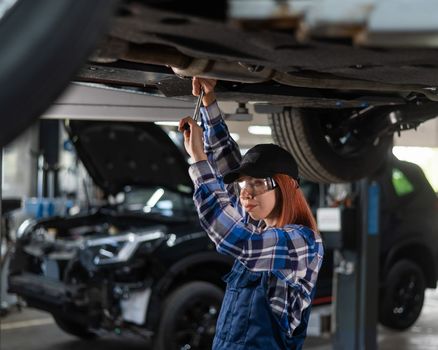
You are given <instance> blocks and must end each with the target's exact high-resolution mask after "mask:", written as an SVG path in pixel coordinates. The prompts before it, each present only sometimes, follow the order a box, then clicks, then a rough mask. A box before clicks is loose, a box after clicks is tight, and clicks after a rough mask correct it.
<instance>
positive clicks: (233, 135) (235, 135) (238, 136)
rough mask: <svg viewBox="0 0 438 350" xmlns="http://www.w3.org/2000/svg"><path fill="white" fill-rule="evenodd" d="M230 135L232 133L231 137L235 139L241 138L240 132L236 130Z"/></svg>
mask: <svg viewBox="0 0 438 350" xmlns="http://www.w3.org/2000/svg"><path fill="white" fill-rule="evenodd" d="M230 135H231V137H232V138H233V140H234V141H239V139H240V135H239V134H237V133H235V132H232V133H230Z"/></svg>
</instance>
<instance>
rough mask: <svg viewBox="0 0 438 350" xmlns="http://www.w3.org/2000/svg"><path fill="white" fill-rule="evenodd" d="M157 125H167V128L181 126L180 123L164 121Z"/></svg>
mask: <svg viewBox="0 0 438 350" xmlns="http://www.w3.org/2000/svg"><path fill="white" fill-rule="evenodd" d="M154 124H155V125H165V126H179V122H176V121H175V122H172V121H163V122H155V123H154Z"/></svg>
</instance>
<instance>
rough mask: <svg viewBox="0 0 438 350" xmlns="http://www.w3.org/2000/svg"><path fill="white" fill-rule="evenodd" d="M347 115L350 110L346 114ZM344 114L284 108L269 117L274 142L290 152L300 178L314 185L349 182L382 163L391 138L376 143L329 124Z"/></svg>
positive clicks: (370, 171)
mask: <svg viewBox="0 0 438 350" xmlns="http://www.w3.org/2000/svg"><path fill="white" fill-rule="evenodd" d="M350 112H351V111H350ZM343 114H346V112H345V111H340V110H323V109H301V108H288V109H285V110H284V111H283V112H282V113H274V114H272V115H271V117H270V119H269V120H270V125H271V128H272V135H273V139H274V142H275V143H277V144H278V145H280V146H282V147H283V148H285V149H287V150H288V151H289V152H291V153H292V154H293V155H294V157H295V159H296V161H297V163H298V167H299V170H300V174H301V177H303V178H305V179H307V180H310V181H315V182H323V183H339V182H351V181H354V180H357V179H360V178H362V177H365V176H369V175H371V174H373V173H374V172H375V171H376V170H377V169H378V168H379V167H380V166H381V165H382V164H383V162H384V161H385V159H386V157H387V155H388V154H389V150H390V148H391V146H392V136H385V137H382V138H380V139H379V141H378V142H377V143H376V144H373V142H370V140H369V139H367V137H366V135H361V134H360V133H358V132H357V131H356V130H345V128H344V129H342V132H339V130H337V129H341V127H339V128H335V127H334V126H333V125H334V124H336V123H339V120H341V119H342V118H344V117H345V115H343Z"/></svg>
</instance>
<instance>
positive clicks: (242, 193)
mask: <svg viewBox="0 0 438 350" xmlns="http://www.w3.org/2000/svg"><path fill="white" fill-rule="evenodd" d="M252 197H253V196H252V195H251V193H250V191H248V190H247V189H246V188H242V189H241V190H240V198H252Z"/></svg>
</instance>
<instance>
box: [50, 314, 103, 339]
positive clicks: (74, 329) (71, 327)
mask: <svg viewBox="0 0 438 350" xmlns="http://www.w3.org/2000/svg"><path fill="white" fill-rule="evenodd" d="M53 318H54V320H55V323H56V324H57V325H58V327H59V328H61V329H62V330H63V331H64V332H66V333H68V334H71V335H74V336H75V337H78V338H81V339H94V338H96V337H97V334H96V333H93V332H91V331H90V330H89V329H88V328H87V327H85V326H84V325H82V324H80V323H76V322H74V321H71V320H67V319H65V318H63V317H62V316H58V315H56V316H55V315H53Z"/></svg>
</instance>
